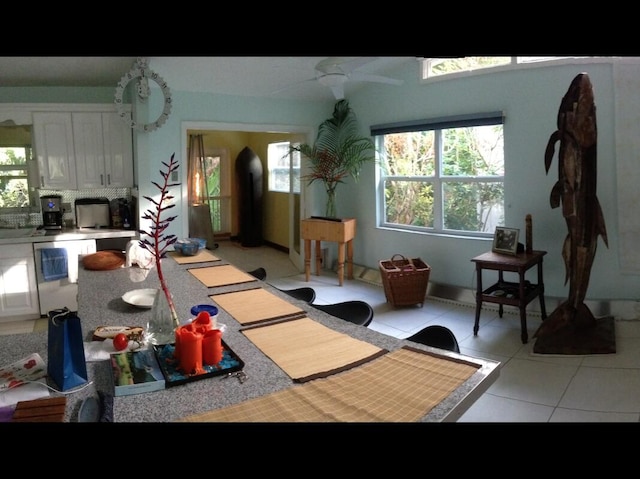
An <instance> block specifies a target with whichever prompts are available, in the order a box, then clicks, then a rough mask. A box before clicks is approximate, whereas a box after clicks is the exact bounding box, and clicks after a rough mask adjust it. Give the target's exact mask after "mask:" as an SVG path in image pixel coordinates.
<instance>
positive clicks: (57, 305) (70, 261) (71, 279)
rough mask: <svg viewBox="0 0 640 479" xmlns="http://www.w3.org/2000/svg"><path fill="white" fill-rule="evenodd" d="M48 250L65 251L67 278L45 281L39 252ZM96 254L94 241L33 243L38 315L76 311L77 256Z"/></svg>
mask: <svg viewBox="0 0 640 479" xmlns="http://www.w3.org/2000/svg"><path fill="white" fill-rule="evenodd" d="M45 248H46V249H48V248H64V249H66V250H67V272H68V274H67V277H66V278H62V279H54V280H51V281H45V279H44V275H43V273H42V254H41V250H43V249H45ZM95 252H96V240H94V239H88V240H68V241H51V242H46V243H33V256H34V259H35V263H36V278H37V281H38V298H39V300H40V314H41V315H44V316H46V315H47V313H48V312H49V311H51V310H53V309H61V308H64V307H67V308H69V309H70V310H71V311H77V310H78V260H79V255H83V254H92V253H95Z"/></svg>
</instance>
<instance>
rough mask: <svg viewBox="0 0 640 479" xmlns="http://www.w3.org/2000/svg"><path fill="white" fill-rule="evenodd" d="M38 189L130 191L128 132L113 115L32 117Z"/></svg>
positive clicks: (46, 114)
mask: <svg viewBox="0 0 640 479" xmlns="http://www.w3.org/2000/svg"><path fill="white" fill-rule="evenodd" d="M33 132H34V138H35V152H36V156H37V158H38V168H39V170H40V187H42V188H49V189H66V190H76V189H86V188H130V187H132V186H133V143H132V132H131V128H130V127H129V125H127V123H125V122H124V121H122V119H121V118H120V116H119V115H118V113H117V112H115V111H113V112H110V111H109V112H106V111H102V112H100V111H80V112H76V111H73V112H71V111H69V112H34V113H33Z"/></svg>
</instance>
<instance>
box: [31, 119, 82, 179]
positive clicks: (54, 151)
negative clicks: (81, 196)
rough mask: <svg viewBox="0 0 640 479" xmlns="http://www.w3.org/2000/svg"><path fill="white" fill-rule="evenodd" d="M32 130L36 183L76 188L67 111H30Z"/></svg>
mask: <svg viewBox="0 0 640 479" xmlns="http://www.w3.org/2000/svg"><path fill="white" fill-rule="evenodd" d="M33 134H34V140H35V145H34V146H35V151H36V155H37V158H38V168H39V170H40V186H41V187H42V188H50V189H63V190H68V189H76V185H77V183H76V161H75V153H74V146H73V126H72V123H71V113H58V112H34V113H33Z"/></svg>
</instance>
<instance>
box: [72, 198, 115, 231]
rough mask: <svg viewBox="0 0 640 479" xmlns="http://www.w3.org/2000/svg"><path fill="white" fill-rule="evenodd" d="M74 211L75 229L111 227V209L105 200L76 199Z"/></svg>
mask: <svg viewBox="0 0 640 479" xmlns="http://www.w3.org/2000/svg"><path fill="white" fill-rule="evenodd" d="M75 211H76V227H77V228H109V227H111V208H110V206H109V200H108V199H107V198H78V199H77V200H76V201H75Z"/></svg>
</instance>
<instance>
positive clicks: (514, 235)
mask: <svg viewBox="0 0 640 479" xmlns="http://www.w3.org/2000/svg"><path fill="white" fill-rule="evenodd" d="M518 236H520V230H519V229H517V228H504V227H502V226H496V231H495V233H494V235H493V248H491V251H493V252H494V253H504V254H510V255H514V256H515V255H516V254H517V253H518Z"/></svg>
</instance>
